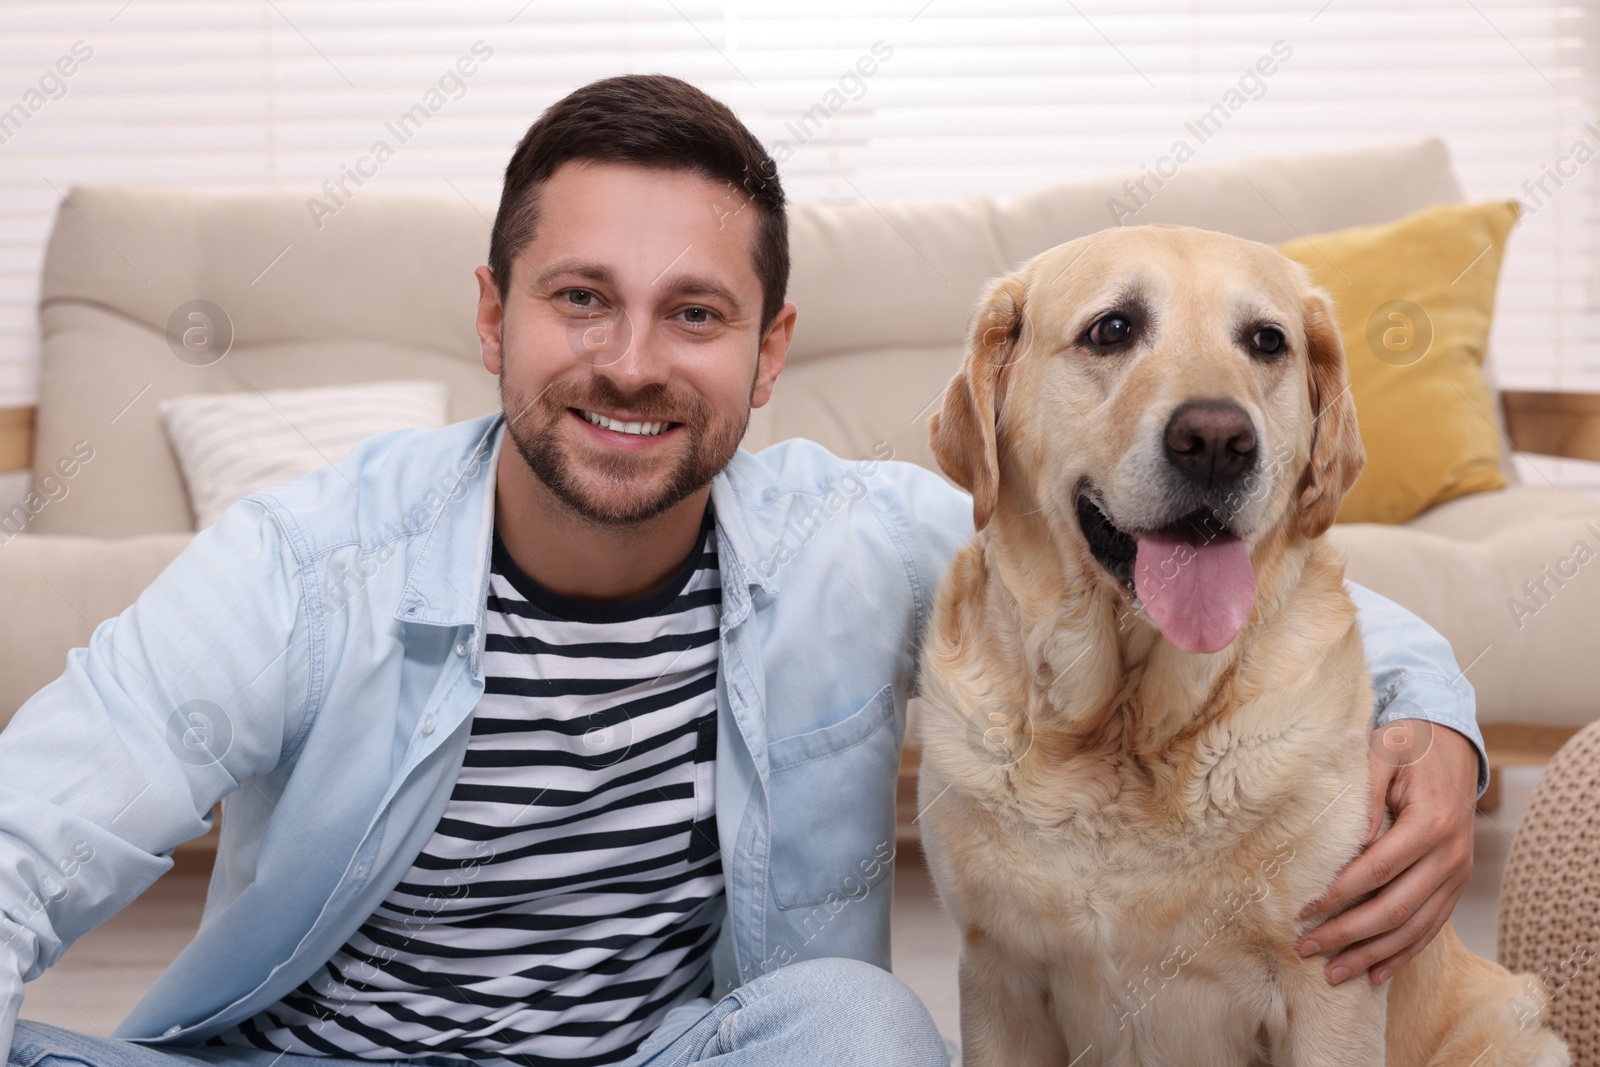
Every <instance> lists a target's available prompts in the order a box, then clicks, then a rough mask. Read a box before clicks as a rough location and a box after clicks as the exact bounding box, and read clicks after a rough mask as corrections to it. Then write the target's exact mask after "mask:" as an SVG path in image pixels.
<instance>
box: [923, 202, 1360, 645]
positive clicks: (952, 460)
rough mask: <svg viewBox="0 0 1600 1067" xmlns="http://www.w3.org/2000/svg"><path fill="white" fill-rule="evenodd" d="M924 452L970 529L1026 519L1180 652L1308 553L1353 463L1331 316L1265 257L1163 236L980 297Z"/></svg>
mask: <svg viewBox="0 0 1600 1067" xmlns="http://www.w3.org/2000/svg"><path fill="white" fill-rule="evenodd" d="M930 434H931V438H932V445H933V453H934V456H935V458H937V460H938V461H939V465H940V466H941V467H943V468H944V470H945V473H947V474H948V475H949V476H950V477H951V478H952V479H953V480H954V481H955V482H956V483H957V484H959V485H961V486H962V487H963V488H965V489H966V490H968V491H969V492H970V493H971V494H972V507H973V519H974V521H975V522H976V524H977V526H978V527H979V529H982V528H983V527H984V526H986V525H987V524H988V523H989V522H990V520H991V518H993V517H995V516H996V515H997V511H998V514H1000V515H1009V516H1015V517H1017V519H1018V520H1019V521H1021V520H1022V519H1023V517H1025V516H1030V515H1031V516H1033V517H1034V521H1043V522H1044V523H1046V524H1047V525H1048V527H1049V528H1050V529H1051V531H1052V533H1053V534H1054V539H1055V541H1056V543H1057V544H1058V545H1060V546H1061V550H1062V551H1063V552H1065V553H1066V554H1067V555H1068V556H1069V557H1070V558H1069V560H1068V563H1069V564H1070V565H1071V566H1073V567H1075V568H1077V569H1080V570H1082V571H1083V572H1084V573H1085V574H1086V575H1089V576H1090V578H1091V580H1093V581H1097V582H1101V583H1104V584H1105V586H1106V587H1107V588H1108V589H1110V590H1111V591H1113V593H1114V595H1117V596H1123V597H1131V598H1135V599H1136V600H1137V601H1138V604H1139V606H1140V607H1141V608H1142V609H1143V611H1144V613H1145V615H1146V616H1147V617H1148V618H1149V619H1150V620H1151V621H1152V622H1153V623H1154V624H1155V625H1156V627H1157V628H1158V629H1159V630H1160V631H1161V633H1162V635H1163V636H1164V637H1165V638H1166V639H1167V640H1168V641H1169V642H1171V643H1172V644H1173V645H1174V646H1176V647H1177V648H1180V649H1182V650H1183V651H1186V652H1214V651H1217V650H1218V649H1221V648H1224V647H1226V646H1227V645H1228V644H1229V643H1231V642H1232V640H1233V638H1234V637H1235V636H1236V635H1237V634H1238V632H1239V630H1240V629H1241V628H1242V627H1243V626H1244V624H1245V622H1246V621H1247V620H1248V619H1249V617H1250V612H1251V610H1252V609H1253V607H1254V603H1255V571H1254V569H1253V564H1252V551H1253V550H1255V549H1256V548H1258V547H1259V546H1260V545H1262V544H1264V543H1267V542H1268V541H1269V540H1271V539H1273V538H1277V539H1278V541H1277V542H1276V543H1278V544H1283V543H1287V542H1286V541H1285V540H1284V539H1285V538H1288V539H1293V538H1296V537H1301V538H1312V537H1317V536H1319V535H1321V534H1322V533H1323V532H1324V531H1325V530H1327V528H1328V527H1329V526H1330V525H1331V524H1332V523H1333V520H1334V515H1335V513H1336V512H1337V510H1338V507H1339V501H1340V499H1341V498H1342V497H1343V496H1344V494H1345V492H1346V491H1348V490H1349V488H1350V486H1351V484H1352V483H1354V481H1355V479H1356V475H1357V474H1359V473H1360V471H1361V466H1362V463H1363V461H1364V454H1363V452H1362V448H1361V439H1360V436H1359V434H1358V431H1357V427H1356V413H1355V406H1354V404H1353V403H1352V402H1351V400H1350V395H1349V387H1348V385H1347V382H1346V378H1345V369H1344V352H1343V349H1342V348H1341V347H1340V344H1339V336H1338V332H1337V330H1336V328H1335V324H1334V318H1333V308H1332V305H1331V303H1330V302H1329V300H1328V297H1327V296H1326V295H1325V294H1324V293H1322V292H1321V291H1320V290H1319V289H1317V288H1316V287H1315V286H1313V285H1312V284H1311V282H1310V280H1309V277H1308V275H1307V273H1306V271H1305V269H1304V268H1303V267H1301V266H1300V265H1298V264H1296V263H1294V262H1292V261H1291V260H1289V259H1287V258H1285V257H1284V256H1282V255H1280V254H1279V253H1277V252H1276V251H1274V250H1273V249H1271V248H1268V247H1267V246H1265V245H1262V244H1257V243H1255V242H1253V241H1245V240H1242V239H1239V238H1235V237H1228V236H1225V235H1223V234H1218V233H1212V232H1209V231H1205V230H1195V229H1189V228H1187V227H1179V226H1140V227H1128V228H1124V229H1116V230H1107V231H1105V232H1103V233H1098V234H1094V235H1092V236H1089V237H1085V238H1080V239H1079V240H1076V241H1072V242H1069V243H1067V244H1064V245H1060V246H1059V247H1057V248H1054V249H1051V250H1050V251H1048V252H1045V253H1042V254H1041V255H1039V256H1037V257H1035V258H1034V259H1033V260H1031V261H1030V262H1029V263H1027V264H1026V265H1025V266H1024V267H1023V268H1022V269H1021V270H1019V271H1018V272H1016V273H1015V274H1012V275H1009V276H1007V277H1004V278H1000V279H998V280H996V281H995V282H993V283H992V284H991V285H990V286H989V288H988V291H987V292H986V293H985V295H984V297H983V300H982V302H981V303H980V305H979V308H978V312H977V317H976V319H975V321H974V322H973V325H972V329H971V334H970V338H969V343H968V348H967V355H966V359H965V361H964V363H963V365H962V368H961V370H960V371H959V372H958V373H957V374H956V376H955V377H954V378H953V379H952V380H951V382H950V385H949V386H948V388H947V389H946V391H945V396H944V405H943V408H942V410H940V411H938V412H936V413H935V415H934V417H933V419H932V421H931V423H930Z"/></svg>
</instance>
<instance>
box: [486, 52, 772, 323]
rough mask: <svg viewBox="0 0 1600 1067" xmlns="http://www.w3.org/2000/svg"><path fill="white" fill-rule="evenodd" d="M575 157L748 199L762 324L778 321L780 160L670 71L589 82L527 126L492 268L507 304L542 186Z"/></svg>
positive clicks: (492, 242) (507, 189) (503, 197)
mask: <svg viewBox="0 0 1600 1067" xmlns="http://www.w3.org/2000/svg"><path fill="white" fill-rule="evenodd" d="M572 160H589V161H594V162H610V163H634V164H638V165H639V166H644V167H658V168H662V169H665V170H685V171H691V172H693V173H695V174H698V175H700V176H702V177H704V178H707V179H709V180H711V181H714V182H724V183H726V184H728V185H729V186H730V187H731V188H732V191H733V192H735V193H736V194H739V195H740V196H742V197H746V198H748V199H749V201H750V209H751V210H753V211H755V212H756V238H755V247H754V248H753V249H752V250H751V257H752V260H753V262H754V266H755V271H756V276H757V277H758V278H759V279H760V280H761V297H762V299H761V329H762V330H763V331H765V330H766V328H767V327H768V326H769V325H771V323H772V320H773V318H774V317H775V316H776V315H777V314H778V309H779V308H781V307H783V299H784V292H785V290H786V289H787V288H788V285H789V221H788V215H787V214H786V212H785V210H784V196H783V186H782V185H781V184H780V183H779V181H778V167H777V164H775V163H774V162H773V161H772V158H771V157H770V156H768V155H767V152H766V149H764V148H762V147H761V142H760V141H757V140H756V139H755V136H754V135H753V134H751V132H750V131H749V129H747V128H746V127H745V125H744V123H742V122H740V121H739V119H738V116H736V115H734V113H733V112H732V110H730V109H729V108H728V106H727V105H726V104H723V103H722V102H721V101H719V100H716V99H714V98H713V97H711V96H708V95H706V94H705V93H704V92H701V91H700V90H699V89H696V88H695V87H694V86H692V85H690V84H689V83H688V82H686V81H683V80H681V79H679V78H673V77H670V76H668V75H665V74H624V75H620V76H618V77H614V78H603V79H601V80H600V81H596V82H590V83H589V84H588V85H585V86H584V87H583V88H581V89H577V90H574V91H573V92H571V93H569V94H567V95H566V96H564V97H562V98H561V99H560V100H558V101H556V102H555V103H554V104H552V105H550V107H549V108H548V109H546V110H545V112H544V114H542V115H540V116H539V118H538V119H537V120H536V121H535V122H534V124H533V125H532V126H530V127H528V132H527V133H526V134H524V135H523V138H522V142H521V143H520V144H518V145H517V150H516V151H515V152H513V153H512V155H511V162H510V163H508V164H507V165H506V177H505V184H504V186H503V187H502V189H501V192H500V210H499V211H498V212H497V213H496V214H495V220H494V233H493V235H492V236H491V237H490V238H489V270H490V271H492V272H493V273H494V279H495V287H496V288H498V289H499V290H500V299H501V301H502V303H503V302H504V301H505V299H506V295H507V293H508V292H509V290H510V285H511V263H512V261H513V260H514V259H516V258H517V256H518V254H519V253H521V251H522V249H523V248H524V247H526V246H527V243H528V242H529V241H530V240H532V239H533V231H534V227H535V225H536V224H537V223H538V221H539V189H540V187H541V186H542V185H543V184H544V183H545V182H546V181H548V180H549V178H550V176H551V175H552V174H554V173H555V171H556V168H557V167H559V166H560V165H561V164H563V163H567V162H570V161H572ZM707 210H708V211H710V210H711V208H709V207H708V208H707Z"/></svg>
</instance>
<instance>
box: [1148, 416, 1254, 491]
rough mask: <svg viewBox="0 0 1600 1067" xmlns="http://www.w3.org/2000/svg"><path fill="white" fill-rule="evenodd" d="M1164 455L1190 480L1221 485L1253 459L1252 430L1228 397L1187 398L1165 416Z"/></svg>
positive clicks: (1210, 485) (1246, 467)
mask: <svg viewBox="0 0 1600 1067" xmlns="http://www.w3.org/2000/svg"><path fill="white" fill-rule="evenodd" d="M1166 446H1167V459H1168V460H1169V461H1170V462H1171V463H1172V465H1173V466H1174V467H1177V468H1178V469H1179V470H1180V471H1182V472H1183V473H1184V476H1185V477H1187V478H1188V479H1189V480H1190V481H1192V482H1196V483H1198V484H1200V485H1203V486H1206V487H1207V488H1210V487H1213V486H1217V485H1225V484H1227V483H1229V482H1232V481H1234V480H1235V479H1237V478H1239V477H1240V476H1242V475H1243V474H1245V473H1246V472H1248V471H1249V470H1250V469H1251V468H1252V467H1254V466H1255V463H1256V431H1255V427H1254V426H1252V425H1251V424H1250V416H1249V415H1247V414H1246V413H1245V410H1244V408H1242V407H1240V406H1239V405H1238V404H1235V403H1234V402H1233V401H1231V400H1191V401H1189V402H1188V403H1186V404H1180V405H1179V406H1178V409H1177V410H1176V411H1174V412H1173V413H1172V418H1170V419H1168V420H1167V432H1166Z"/></svg>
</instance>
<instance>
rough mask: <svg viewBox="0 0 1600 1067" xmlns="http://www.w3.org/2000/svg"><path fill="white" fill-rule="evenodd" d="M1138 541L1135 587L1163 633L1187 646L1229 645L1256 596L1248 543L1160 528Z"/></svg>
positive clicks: (1205, 649) (1207, 649)
mask: <svg viewBox="0 0 1600 1067" xmlns="http://www.w3.org/2000/svg"><path fill="white" fill-rule="evenodd" d="M1138 542H1139V554H1138V555H1137V556H1136V557H1135V558H1134V561H1133V585H1134V590H1135V592H1137V593H1138V594H1139V602H1140V603H1141V604H1143V605H1144V610H1145V612H1146V614H1148V615H1149V616H1150V618H1151V619H1153V620H1154V621H1155V624H1156V626H1157V627H1158V628H1159V629H1160V630H1161V636H1162V637H1165V638H1166V639H1167V640H1168V641H1169V642H1171V643H1172V645H1173V646H1175V647H1176V648H1178V649H1180V650H1181V651H1184V652H1215V651H1217V650H1218V649H1222V648H1226V647H1227V646H1228V643H1229V642H1230V641H1232V640H1233V639H1234V638H1235V637H1237V636H1238V634H1239V631H1240V630H1242V629H1244V624H1245V622H1246V621H1247V620H1248V619H1249V618H1250V611H1251V609H1252V608H1253V607H1254V606H1255V602H1256V572H1255V571H1254V570H1253V569H1251V566H1250V552H1249V550H1248V549H1247V548H1246V547H1245V543H1244V542H1243V541H1241V540H1239V539H1238V538H1237V537H1231V536H1228V535H1226V534H1224V535H1221V536H1218V537H1213V538H1211V539H1210V540H1209V541H1204V542H1201V541H1191V540H1188V539H1186V538H1183V537H1175V536H1173V535H1171V534H1162V533H1154V534H1142V535H1140V537H1139V539H1138Z"/></svg>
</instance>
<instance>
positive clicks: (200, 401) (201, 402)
mask: <svg viewBox="0 0 1600 1067" xmlns="http://www.w3.org/2000/svg"><path fill="white" fill-rule="evenodd" d="M448 402H449V391H448V390H447V389H445V387H444V385H443V384H442V383H440V382H365V383H363V384H361V385H344V386H338V385H324V386H318V387H316V388H313V389H271V390H268V391H266V392H249V393H200V394H198V395H195V396H175V397H173V398H172V399H170V400H163V401H161V404H160V408H161V418H162V420H163V421H164V422H165V423H166V426H167V436H168V438H169V439H170V440H171V441H172V449H173V451H174V452H176V453H177V455H178V466H179V469H181V470H182V471H183V483H184V485H185V486H186V487H187V489H188V491H189V503H190V505H191V506H192V508H193V509H194V523H195V529H197V530H198V529H204V528H205V527H207V526H210V525H211V524H212V523H214V522H216V521H217V520H218V519H220V518H221V517H222V513H223V512H224V511H226V510H227V509H228V508H230V507H232V506H233V505H234V504H236V503H238V502H239V501H241V500H243V499H244V498H245V497H247V496H249V495H250V494H251V493H253V492H255V491H256V490H258V489H266V488H267V487H268V486H273V485H277V484H279V483H280V482H287V481H292V480H293V479H295V478H298V477H300V476H301V475H302V474H310V473H311V472H312V471H314V470H316V469H317V468H318V467H321V466H323V465H324V464H328V463H338V462H340V461H341V460H343V459H344V458H345V457H346V456H348V455H349V454H350V450H351V449H352V448H354V447H355V446H356V445H358V444H360V443H361V442H362V441H365V440H366V439H367V438H369V437H375V436H377V435H378V434H380V433H388V432H389V431H390V430H401V429H419V430H437V429H438V428H439V427H441V426H443V425H444V424H445V421H446V419H445V407H446V405H447V404H448Z"/></svg>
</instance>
